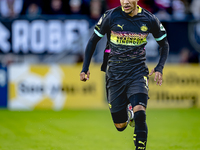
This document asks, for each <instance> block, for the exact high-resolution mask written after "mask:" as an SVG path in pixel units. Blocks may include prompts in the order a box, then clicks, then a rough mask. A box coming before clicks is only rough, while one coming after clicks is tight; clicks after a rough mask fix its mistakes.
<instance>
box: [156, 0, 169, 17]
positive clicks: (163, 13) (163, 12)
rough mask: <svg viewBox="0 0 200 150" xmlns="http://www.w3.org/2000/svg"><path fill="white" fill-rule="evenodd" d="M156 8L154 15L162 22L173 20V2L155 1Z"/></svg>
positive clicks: (167, 0) (165, 0)
mask: <svg viewBox="0 0 200 150" xmlns="http://www.w3.org/2000/svg"><path fill="white" fill-rule="evenodd" d="M154 2H155V7H154V11H153V13H154V14H155V15H156V16H157V17H158V19H160V20H161V21H162V20H168V21H169V20H171V14H172V1H171V0H154Z"/></svg>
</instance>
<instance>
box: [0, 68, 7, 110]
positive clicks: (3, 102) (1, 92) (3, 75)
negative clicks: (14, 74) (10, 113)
mask: <svg viewBox="0 0 200 150" xmlns="http://www.w3.org/2000/svg"><path fill="white" fill-rule="evenodd" d="M7 95H8V75H7V68H6V67H3V66H1V65H0V107H7V97H8V96H7Z"/></svg>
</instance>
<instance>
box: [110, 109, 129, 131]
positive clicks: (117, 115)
mask: <svg viewBox="0 0 200 150" xmlns="http://www.w3.org/2000/svg"><path fill="white" fill-rule="evenodd" d="M111 115H112V119H113V122H114V125H115V127H116V129H117V130H118V131H123V130H124V129H126V127H127V124H128V121H127V120H128V115H127V109H126V107H125V108H123V109H122V110H120V111H118V112H114V113H111Z"/></svg>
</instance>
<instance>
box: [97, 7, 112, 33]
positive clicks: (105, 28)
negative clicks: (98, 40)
mask: <svg viewBox="0 0 200 150" xmlns="http://www.w3.org/2000/svg"><path fill="white" fill-rule="evenodd" d="M109 14H110V12H109V11H107V12H105V13H104V14H103V15H102V16H101V18H100V19H99V21H98V22H97V24H96V25H95V28H94V32H95V33H96V34H97V35H98V36H99V37H103V36H104V35H105V34H106V33H108V32H109V29H110V27H109V23H110V21H109V18H110V17H109V16H110V15H109Z"/></svg>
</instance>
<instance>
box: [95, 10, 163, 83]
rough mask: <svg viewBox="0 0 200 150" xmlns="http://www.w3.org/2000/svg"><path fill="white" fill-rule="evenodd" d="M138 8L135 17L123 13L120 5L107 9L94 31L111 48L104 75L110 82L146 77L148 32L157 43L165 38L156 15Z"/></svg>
mask: <svg viewBox="0 0 200 150" xmlns="http://www.w3.org/2000/svg"><path fill="white" fill-rule="evenodd" d="M138 9H139V11H138V14H137V15H135V16H133V17H131V16H129V15H128V14H126V13H125V12H124V11H123V8H122V7H121V6H120V7H117V8H114V9H111V10H108V11H106V12H105V13H104V15H103V16H102V17H101V18H100V20H99V21H98V23H97V24H96V26H95V29H94V32H95V33H96V34H97V35H98V36H99V37H103V36H104V35H105V34H107V39H108V44H109V48H110V54H109V56H108V63H107V66H108V67H107V68H108V69H109V72H108V73H107V75H108V77H109V78H111V79H114V80H115V79H117V80H120V79H124V78H131V79H134V78H137V75H138V74H140V75H141V74H142V75H148V73H149V72H148V68H147V66H146V65H145V60H146V57H145V54H146V52H145V48H144V47H145V45H146V44H147V40H146V38H147V36H148V34H149V33H152V34H153V36H154V38H155V40H156V41H161V40H162V39H164V38H165V37H166V36H167V35H166V31H165V28H164V27H163V25H162V24H161V23H160V21H159V20H158V19H157V18H156V17H155V15H153V14H152V13H150V12H149V11H147V10H145V9H143V8H141V7H140V6H138Z"/></svg>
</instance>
